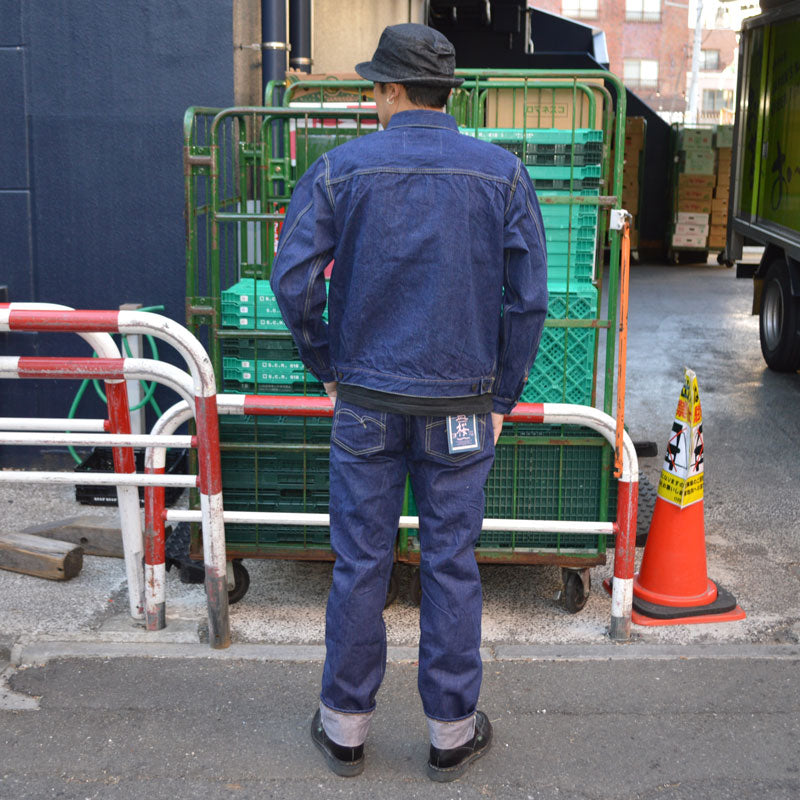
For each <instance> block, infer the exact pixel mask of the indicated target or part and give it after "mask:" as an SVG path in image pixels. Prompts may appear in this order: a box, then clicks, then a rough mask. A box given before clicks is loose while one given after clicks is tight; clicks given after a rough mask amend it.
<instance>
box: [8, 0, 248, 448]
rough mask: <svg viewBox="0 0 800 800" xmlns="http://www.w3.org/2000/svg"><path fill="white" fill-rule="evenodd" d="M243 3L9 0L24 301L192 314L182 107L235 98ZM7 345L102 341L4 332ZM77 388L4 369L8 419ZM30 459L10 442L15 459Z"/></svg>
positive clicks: (11, 195)
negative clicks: (237, 20)
mask: <svg viewBox="0 0 800 800" xmlns="http://www.w3.org/2000/svg"><path fill="white" fill-rule="evenodd" d="M231 3H232V0H138V2H136V3H117V2H98V1H97V0H0V97H1V98H2V114H0V226H1V227H0V265H1V266H0V284H8V287H9V299H10V300H17V301H23V300H36V301H43V302H56V303H65V304H67V305H71V306H74V307H79V308H116V307H118V306H119V305H120V304H121V303H126V302H140V303H143V304H145V305H153V304H158V303H163V304H164V305H166V312H165V313H166V314H167V315H169V316H170V317H172V318H174V319H176V320H178V321H181V322H182V321H183V319H184V294H185V291H184V224H183V171H182V162H181V154H182V121H183V113H184V111H185V109H186V108H187V107H188V106H190V105H210V106H230V105H232V104H233V33H232V7H231ZM167 349H168V348H167ZM0 352H2V353H3V354H8V355H17V354H20V355H51V354H63V355H84V354H86V352H87V348H86V346H85V345H83V344H82V343H81V342H80V340H78V339H77V337H54V336H52V335H20V334H6V335H2V334H0ZM75 388H76V385H75V384H73V383H68V384H64V383H61V382H59V383H56V382H54V381H47V382H21V381H4V382H3V384H2V386H0V391H2V395H0V396H2V401H1V403H0V416H7V415H8V416H16V415H22V414H31V415H39V416H66V413H67V410H68V408H69V403H70V400H71V397H72V396H73V395H74V392H75ZM172 397H174V396H172ZM170 400H171V397H169V396H167V402H170ZM86 409H87V410H88V411H89V412H90V413H93V412H92V404H91V403H88V404H87V406H86ZM100 410H101V406H99V405H96V406H95V408H94V411H96V412H98V413H100ZM21 458H22V453H21V451H20V450H19V449H17V450H15V451H11V450H10V449H8V448H5V449H2V450H0V463H14V462H18V461H20V459H21ZM23 460H24V459H23ZM20 463H21V462H20Z"/></svg>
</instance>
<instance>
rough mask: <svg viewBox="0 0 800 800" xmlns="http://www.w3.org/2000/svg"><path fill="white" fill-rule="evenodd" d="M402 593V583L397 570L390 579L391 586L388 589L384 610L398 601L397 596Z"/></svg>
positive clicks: (394, 570)
mask: <svg viewBox="0 0 800 800" xmlns="http://www.w3.org/2000/svg"><path fill="white" fill-rule="evenodd" d="M399 593H400V581H399V580H398V579H397V570H396V569H393V570H392V574H391V576H390V577H389V586H388V588H387V589H386V602H385V603H384V604H383V607H384V608H389V606H390V605H391V604H392V603H394V601H395V600H397V595H398V594H399Z"/></svg>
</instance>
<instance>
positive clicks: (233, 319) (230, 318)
mask: <svg viewBox="0 0 800 800" xmlns="http://www.w3.org/2000/svg"><path fill="white" fill-rule="evenodd" d="M222 327H223V328H238V329H239V330H242V331H246V330H255V327H256V318H255V316H245V315H242V314H237V313H230V314H226V313H224V312H223V314H222Z"/></svg>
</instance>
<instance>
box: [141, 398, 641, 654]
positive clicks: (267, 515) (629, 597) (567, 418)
mask: <svg viewBox="0 0 800 800" xmlns="http://www.w3.org/2000/svg"><path fill="white" fill-rule="evenodd" d="M217 408H218V412H219V413H220V414H254V415H278V416H332V414H333V406H332V404H331V402H330V400H328V399H327V398H324V397H286V396H281V395H276V396H265V395H227V394H221V395H218V396H217ZM190 415H191V410H190V408H189V406H188V405H186V403H177V404H176V405H175V406H173V407H172V408H170V409H169V410H167V411H166V412H165V414H164V415H163V416H162V417H161V419H160V420H159V421H158V422H157V423H156V426H155V427H154V428H153V434H158V435H159V436H167V435H170V434H171V433H172V432H174V431H175V430H176V429H177V428H178V426H179V425H181V424H182V423H183V422H184V421H185V420H186V419H188V418H189V416H190ZM506 420H508V421H509V422H533V423H548V424H557V425H583V426H585V427H588V428H591V429H593V430H595V431H597V432H598V433H600V434H602V435H603V436H604V437H605V439H606V440H607V441H608V442H609V443H610V444H612V445H614V444H615V442H616V423H615V420H614V418H613V417H610V416H608V415H607V414H605V413H603V412H602V411H599V410H597V409H595V408H591V407H589V406H581V405H572V404H566V403H563V404H562V403H519V404H518V405H517V406H516V407H515V408H514V410H513V411H512V412H511V414H509V415H507V416H506ZM165 457H166V450H165V449H164V448H163V447H161V446H159V445H155V446H154V447H153V448H150V449H148V450H147V452H146V455H145V470H146V471H147V472H154V473H163V471H164V466H165ZM638 490H639V468H638V460H637V457H636V450H635V448H634V445H633V442H632V441H631V438H630V436H629V435H628V433H627V432H624V433H623V436H622V473H621V477H620V478H619V483H618V489H617V519H616V521H615V522H599V521H598V522H572V521H564V520H520V519H484V521H483V530H495V531H534V532H552V533H565V534H566V533H581V534H606V535H611V534H614V535H615V536H616V544H615V557H614V583H613V590H612V598H611V624H610V628H609V634H610V636H611V638H612V639H614V640H617V641H626V640H627V639H629V638H630V624H631V610H632V602H633V570H634V554H635V545H636V511H637V503H638ZM145 498H146V500H145V512H146V513H145V553H146V561H147V564H146V567H145V568H146V569H147V570H148V573H147V575H148V578H147V581H146V592H145V594H146V597H145V606H146V608H147V619H148V627H151V628H152V629H156V628H158V627H163V620H164V618H165V602H166V598H165V595H164V592H163V587H164V580H163V577H164V571H165V570H164V562H165V555H164V523H165V521H169V522H199V521H200V520H201V514H200V513H199V512H197V511H190V510H189V511H187V510H179V509H165V508H164V498H163V490H161V491H160V492H159V490H158V489H151V488H146V489H145ZM223 519H224V521H225V522H231V523H235V522H239V523H255V522H259V523H266V524H273V525H312V526H324V525H328V524H329V517H328V515H327V514H306V513H299V512H258V511H224V512H223ZM399 527H401V528H418V527H419V518H418V517H410V516H409V517H407V516H402V517H400V520H399Z"/></svg>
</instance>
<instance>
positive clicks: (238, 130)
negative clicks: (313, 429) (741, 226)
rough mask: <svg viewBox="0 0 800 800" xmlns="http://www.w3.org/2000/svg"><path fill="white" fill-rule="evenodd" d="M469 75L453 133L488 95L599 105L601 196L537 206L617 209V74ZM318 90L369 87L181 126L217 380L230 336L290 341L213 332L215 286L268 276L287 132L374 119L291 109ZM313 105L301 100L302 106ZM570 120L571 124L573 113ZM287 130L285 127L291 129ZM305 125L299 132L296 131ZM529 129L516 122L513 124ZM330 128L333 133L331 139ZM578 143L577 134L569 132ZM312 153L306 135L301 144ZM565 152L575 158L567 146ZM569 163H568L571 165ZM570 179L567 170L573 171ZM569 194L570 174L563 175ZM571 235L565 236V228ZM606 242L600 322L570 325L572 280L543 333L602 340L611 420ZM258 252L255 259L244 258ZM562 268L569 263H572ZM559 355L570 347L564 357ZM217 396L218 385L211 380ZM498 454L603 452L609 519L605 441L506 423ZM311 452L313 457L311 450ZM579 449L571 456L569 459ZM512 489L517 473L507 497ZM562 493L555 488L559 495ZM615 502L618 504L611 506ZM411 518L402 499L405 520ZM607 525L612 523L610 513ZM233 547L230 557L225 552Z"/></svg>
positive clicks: (620, 138)
mask: <svg viewBox="0 0 800 800" xmlns="http://www.w3.org/2000/svg"><path fill="white" fill-rule="evenodd" d="M458 74H459V75H460V76H461V77H464V78H465V82H464V84H463V86H462V87H461V88H460V89H458V90H456V91H454V92H453V93H452V95H451V98H450V100H449V102H448V110H449V111H450V112H451V113H452V114H453V115H454V116H455V117H456V119H457V121H458V122H459V124H460V125H462V126H465V127H480V126H479V125H478V122H479V121H480V115H481V113H482V110H483V108H484V106H485V102H486V98H487V93H488V91H489V90H490V89H510V90H511V91H512V92H514V93H516V92H518V91H519V92H522V94H523V102H526V97H527V92H528V91H532V90H535V91H548V90H552V91H555V90H557V89H558V90H564V89H565V88H571V92H572V98H573V109H574V108H575V103H576V102H577V101H578V98H579V97H580V98H586V100H585V101H584V102H585V103H586V104H587V107H588V113H589V119H590V120H592V121H593V120H594V119H595V118H596V108H597V107H596V102H597V100H602V103H603V113H602V122H603V142H604V149H603V156H602V171H601V172H602V176H603V177H602V182H601V189H600V193H599V195H600V196H599V197H584V196H577V195H576V196H553V195H551V196H548V195H547V193H546V192H544V191H543V192H541V193H540V202H541V203H542V204H543V205H545V204H560V205H561V204H569V205H579V204H581V205H591V206H597V207H598V210H599V211H608V210H609V209H611V208H620V207H621V203H620V201H621V194H622V180H623V178H622V166H623V157H624V146H625V90H624V87H623V85H622V83H621V81H620V80H619V79H618V78H617V77H616V76H614V75H612V74H611V73H608V72H604V71H601V70H586V71H580V72H570V71H566V70H458ZM598 79H600V80H602V81H605V82H607V83H608V84H609V85H610V86H611V88H612V89H613V91H614V94H615V96H616V100H617V103H616V109H615V108H614V107H613V102H612V100H613V98H612V94H611V92H610V91H609V89H608V88H606V86H605V85H604V84H602V83H599V84H597V83H586V82H585V81H592V80H598ZM309 88H315V89H316V88H319V90H320V101H322V100H323V99H324V98H325V90H326V89H327V90H331V89H335V90H367V89H371V88H372V84H370V83H368V82H366V81H330V80H323V81H313V82H312V81H299V82H295V83H289V84H288V85H287V84H281V83H275V82H273V83H272V84H270V85H269V86H268V87H267V89H266V92H265V97H266V98H269V99H270V101H271V102H275V101H276V100H277V101H278V102H282V103H283V105H282V106H277V105H273V106H269V107H237V108H227V109H219V108H206V107H193V108H190V109H188V110H187V112H186V114H185V117H184V178H185V197H186V209H185V217H186V243H187V248H186V320H187V325H188V327H189V328H190V329H191V330H193V331H194V332H195V334H196V335H197V336H198V337H199V338H201V339H205V342H204V343H205V344H206V346H207V348H208V351H209V355H210V357H211V359H212V362H213V364H214V368H215V371H216V374H217V375H218V376H222V369H221V367H222V357H221V342H222V341H223V340H224V339H225V338H226V337H242V336H246V337H251V338H253V339H255V340H262V339H266V338H280V337H282V338H284V339H288V338H290V335H289V334H288V333H283V334H280V333H271V332H267V331H258V330H247V331H239V330H225V329H222V328H221V327H220V320H221V309H220V296H221V289H222V288H223V286H224V285H225V284H228V283H233V282H235V281H236V280H238V279H239V278H240V277H256V278H268V277H269V272H270V269H271V264H272V259H273V247H271V246H270V245H271V243H272V242H273V240H274V238H275V237H276V235H277V229H278V226H279V224H280V222H281V220H282V219H283V216H284V209H285V206H286V205H287V204H288V201H289V198H290V197H291V190H292V188H293V186H294V183H295V181H296V179H297V176H296V175H295V174H293V167H292V161H291V151H290V128H291V126H292V125H294V126H295V129H296V130H298V131H299V130H303V129H305V130H309V127H308V126H309V125H310V121H311V120H317V119H329V120H348V121H349V124H351V125H354V126H355V128H349V129H347V130H349V131H351V132H355V135H358V134H359V133H360V132H361V131H362V130H363V129H364V126H363V123H364V122H365V121H366V120H367V119H371V120H375V118H376V113H375V111H374V110H373V109H363V108H361V109H358V108H356V109H339V108H336V109H325V108H322V107H319V108H302V109H300V108H293V107H291V106H290V105H289V104H290V103H291V102H292V98H293V95H294V93H295V91H297V90H298V89H304V90H308V89H309ZM303 101H304V102H309V101H308V97H303ZM573 116H574V115H573ZM290 121H291V122H290ZM302 126H305V128H303V127H302ZM520 127H521V128H523V130H524V131H527V130H528V127H527V125H526V123H525V120H524V119H523V124H522V125H521V126H520ZM337 129H338V128H335V129H334V130H337ZM612 135H613V136H615V146H614V148H613V151H614V154H615V159H614V161H613V163H612V161H611V147H610V146H609V144H610V141H611V137H612ZM573 143H574V128H573ZM306 146H308V136H306ZM571 152H574V148H572V150H571ZM571 162H572V160H571ZM570 175H572V169H571V170H570ZM570 187H572V177H570ZM603 217H604V215H603V214H600V215H599V218H598V245H597V246H598V253H597V256H598V258H596V263H597V264H602V258H600V256H602V248H603V244H604V241H603V239H604V232H605V229H606V228H607V225H605V224H603V223H604V219H603ZM570 238H571V228H570ZM608 239H609V241H608V244H609V253H610V259H609V286H608V293H607V294H608V299H607V304H606V309H605V313H602V309H601V302H600V300H599V301H598V311H597V317H596V318H594V319H574V318H571V317H570V311H569V303H570V292H569V285H570V284H569V280H570V277H569V276H570V270H569V268H568V271H567V294H566V304H567V307H566V311H565V318H564V319H548V320H547V321H546V322H545V324H546V325H547V326H548V327H557V328H569V327H575V328H594V329H596V330H598V331H599V330H605V331H606V343H605V374H604V377H603V382H602V386H603V404H602V407H603V410H604V411H605V412H606V413H608V414H613V413H614V403H613V395H614V376H615V370H614V366H615V357H616V336H615V332H616V317H617V295H618V292H619V268H620V244H621V236H620V233H619V232H618V231H615V230H612V231H610V232H609V235H608ZM244 253H247V254H250V253H253V254H254V255H255V256H256V257H255V258H253V259H252V260H251V259H249V258H245V257H243V254H244ZM568 263H569V262H568ZM602 280H603V270H602V268H600V269H598V271H597V274H596V280H595V285H596V286H597V288H598V296H599V298H602V292H601V291H600V290H601V289H602ZM597 348H599V337H595V362H594V363H595V367H594V370H593V387H594V388H593V390H592V402H593V403H595V402H596V397H597V395H596V393H597V389H598V386H597V378H598V376H597V360H598V356H597ZM565 349H566V348H565ZM565 363H566V353H565ZM218 380H219V382H220V387H221V386H222V379H221V377H220V378H218ZM498 444H499V446H502V447H505V448H511V447H513V448H514V453H515V455H514V459H515V462H514V463H515V464H516V459H517V453H522V448H529V447H532V446H549V447H558V448H560V450H559V453H560V456H559V459H560V462H561V463H563V462H564V458H565V450H564V448H569V447H590V448H593V447H601V448H603V454H602V462H601V468H600V473H601V474H600V475H599V476H598V479H599V481H600V494H599V505H600V510H599V512H600V514H601V516H602V515H603V510H606V509H607V510H608V511H609V513H612V514H613V508H609V498H610V497H611V492H610V487H612V486H613V484H612V479H611V477H610V476H611V462H612V455H613V453H612V450H611V448H610V447H609V446H608V445H606V443H605V440H603V439H602V438H600V437H593V436H591V435H589V436H575V435H570V436H566V435H563V429H562V431H561V432H560V433H559V434H557V435H554V436H550V437H536V438H535V439H531V438H529V437H525V436H522V435H519V434H518V432H517V430H516V427H515V426H510V425H509V426H506V429H504V432H503V435H502V436H501V438H500V442H499V443H498ZM223 447H225V448H226V449H230V450H236V449H238V450H243V449H244V450H248V449H255V448H253V447H252V445H248V444H247V443H229V444H225V445H223ZM265 447H266V449H270V450H275V451H281V450H289V449H296V446H295V445H287V444H281V443H278V442H276V443H274V446H273V445H272V444H270V445H266V446H265V445H264V444H263V443H262V444H259V445H258V448H259V449H264V448H265ZM309 447H313V448H315V449H316V448H318V447H319V446H317V445H309ZM576 452H578V451H576ZM511 491H512V492H516V476H515V480H514V486H513V487H512V489H511ZM559 491H561V486H559ZM611 500H612V502H613V497H611ZM411 510H413V509H412V508H411V506H410V495H409V493H408V492H407V496H406V501H405V504H404V512H408V511H411ZM606 517H607V515H606ZM415 536H416V532H410V531H401V532H400V536H399V539H398V548H397V556H398V560H401V561H411V562H414V561H416V560H418V557H419V553H418V546H417V545H416V543H415V541H414V539H415ZM229 549H230V548H229ZM229 555H230V556H232V557H254V556H258V557H277V558H303V559H307V558H312V559H318V558H330V557H332V554H331V553H330V552H329V551H326V550H325V549H324V548H323V549H319V548H314V547H306V546H299V547H297V548H266V549H264V548H262V549H261V550H255V549H248V548H238V549H237V548H232V549H230V552H229ZM476 556H477V557H478V559H479V560H485V561H504V562H506V561H510V562H519V563H544V562H551V563H557V564H560V565H562V566H588V565H591V564H593V563H601V562H603V561H604V560H605V539H604V537H599V538H598V540H597V547H596V548H591V549H590V550H589V551H585V552H565V551H563V550H562V549H561V548H559V547H556V548H555V551H554V552H539V551H535V552H526V551H523V550H519V549H518V548H514V547H512V548H511V549H510V550H509V549H507V548H501V549H496V550H491V549H487V548H482V549H479V550H477V551H476Z"/></svg>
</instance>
